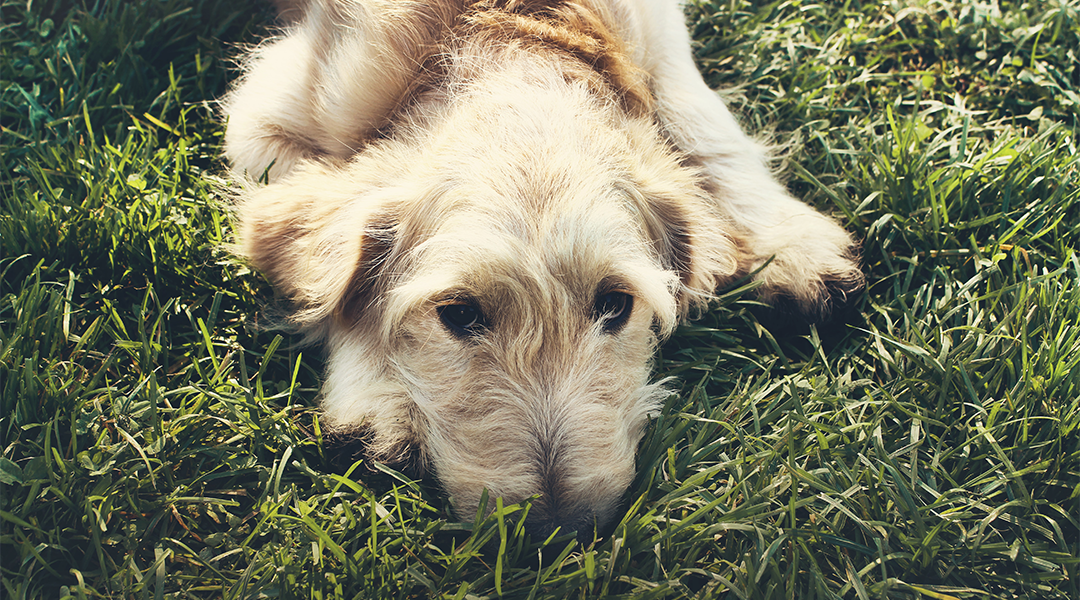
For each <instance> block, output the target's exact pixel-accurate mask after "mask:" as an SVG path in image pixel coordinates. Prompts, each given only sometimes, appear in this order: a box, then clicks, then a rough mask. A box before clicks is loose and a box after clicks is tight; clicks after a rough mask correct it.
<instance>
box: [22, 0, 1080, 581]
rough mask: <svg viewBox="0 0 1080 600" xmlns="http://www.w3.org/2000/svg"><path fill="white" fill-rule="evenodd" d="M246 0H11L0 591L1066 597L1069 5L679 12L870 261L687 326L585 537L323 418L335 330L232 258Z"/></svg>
mask: <svg viewBox="0 0 1080 600" xmlns="http://www.w3.org/2000/svg"><path fill="white" fill-rule="evenodd" d="M261 9H262V5H261V4H256V3H254V2H251V3H249V2H236V3H233V2H230V3H222V2H211V1H207V0H161V1H157V2H147V3H126V2H100V3H93V4H90V3H87V4H83V3H71V2H62V1H55V2H37V1H36V0H35V1H32V2H29V3H26V2H11V1H8V2H3V3H2V4H0V10H2V20H0V126H2V128H3V129H2V131H0V173H3V174H4V175H3V176H2V177H0V206H2V210H0V431H2V435H3V454H2V457H0V562H2V564H0V573H2V580H0V586H2V587H3V594H4V595H5V597H11V598H34V597H39V596H50V597H56V596H60V597H79V598H84V597H92V596H100V597H151V596H152V597H154V598H164V597H166V596H168V597H207V598H210V597H214V598H216V597H228V598H241V597H256V596H288V597H294V596H305V597H312V598H316V597H317V598H328V597H357V596H360V597H388V598H389V597H401V598H404V597H446V598H480V597H495V596H506V597H521V598H565V597H583V598H584V597H607V596H627V597H642V598H681V597H692V598H712V597H717V598H721V597H722V598H740V599H755V600H757V599H762V600H764V599H774V598H776V599H779V598H799V599H810V598H830V599H833V598H853V599H854V598H858V599H865V598H911V599H915V598H938V599H948V598H1003V597H1015V598H1032V599H1035V598H1039V599H1044V598H1045V599H1049V598H1062V599H1066V598H1075V597H1080V258H1078V257H1077V254H1076V248H1077V242H1078V233H1080V186H1078V185H1077V177H1078V162H1080V161H1078V158H1077V149H1076V143H1077V140H1076V126H1077V114H1078V110H1077V105H1078V103H1080V96H1078V95H1077V94H1078V93H1080V89H1078V88H1080V63H1078V58H1077V57H1078V56H1080V20H1078V14H1080V13H1078V11H1077V8H1076V7H1075V6H1073V5H1072V4H1069V3H1064V2H1029V3H981V2H973V1H972V2H945V1H937V2H918V3H909V2H904V3H900V2H897V3H862V2H856V1H848V2H811V1H799V0H790V1H786V2H771V3H757V2H746V1H740V0H732V1H730V2H699V3H696V4H694V6H693V7H691V9H690V11H689V17H690V20H691V23H692V27H693V31H694V34H695V39H696V40H697V41H698V42H699V46H698V48H697V52H698V58H699V61H700V64H701V66H702V69H703V71H704V72H705V73H706V75H707V77H708V78H709V80H710V82H711V83H713V84H715V85H719V86H725V87H734V88H735V89H734V91H733V92H730V93H729V96H730V101H731V103H732V105H733V106H734V107H735V109H736V111H737V112H739V114H741V115H742V117H743V118H744V120H745V121H746V122H747V123H748V124H749V125H750V127H752V128H755V129H759V130H762V129H764V130H768V131H770V132H771V136H772V138H773V139H774V140H775V141H776V142H777V144H778V145H779V146H781V147H782V148H784V150H785V153H784V156H783V160H782V161H781V167H782V168H783V172H784V174H785V176H786V177H787V178H788V180H789V184H790V186H791V187H792V188H793V189H794V190H795V191H796V192H797V193H798V194H799V195H801V196H802V197H804V198H807V199H808V200H809V201H811V202H813V203H815V204H817V205H819V206H821V207H822V208H823V209H826V210H829V211H831V212H833V213H835V214H838V215H841V216H842V218H843V220H844V221H845V225H846V226H848V227H849V228H850V229H851V230H853V231H855V232H857V233H858V235H859V236H860V237H861V238H862V239H863V252H864V256H865V270H866V272H867V275H868V282H869V287H868V290H867V293H866V295H865V296H864V297H863V298H862V299H861V300H859V303H858V304H857V306H856V309H857V310H856V314H854V315H853V316H852V317H851V319H850V322H849V323H848V324H845V325H841V326H838V327H836V328H832V329H828V330H826V329H822V330H820V331H819V330H818V329H815V328H808V327H805V326H798V325H797V324H791V323H787V322H784V321H779V320H768V319H767V320H764V321H762V320H759V317H761V316H762V314H763V313H762V312H761V311H760V309H759V307H757V306H756V305H755V303H754V302H752V301H749V300H747V296H746V295H745V294H744V293H743V291H744V290H741V289H737V288H736V289H732V290H729V291H728V292H727V293H725V294H724V296H723V298H722V301H721V302H720V303H719V305H718V306H717V308H716V309H715V310H714V311H712V312H710V313H709V314H707V315H704V316H703V317H702V318H701V319H699V320H697V321H695V322H693V323H691V324H688V325H686V326H684V327H683V328H681V329H680V331H679V333H678V334H677V335H676V337H675V338H674V339H672V340H671V341H670V343H668V344H667V345H666V346H665V348H664V349H663V355H662V357H661V360H660V361H659V364H658V367H657V371H658V373H657V375H658V376H664V375H668V374H671V375H675V376H677V377H679V379H680V380H681V381H682V382H683V390H682V393H680V394H678V395H676V396H672V397H671V398H670V399H669V400H668V405H667V406H666V407H665V410H664V412H663V413H662V414H661V415H660V416H659V417H657V418H656V420H655V421H654V423H653V424H652V426H651V428H650V430H649V432H648V434H647V435H646V438H645V439H644V440H643V442H642V445H641V450H640V454H639V463H640V465H639V472H638V476H637V479H636V481H635V482H634V484H633V486H632V487H631V489H630V491H629V492H628V493H627V503H626V512H625V514H624V516H623V517H622V518H621V520H620V522H619V524H618V525H617V526H616V528H615V530H614V532H613V533H612V534H611V535H610V536H608V537H606V538H603V539H599V540H596V541H594V542H593V543H591V544H586V545H580V544H578V543H577V542H576V541H574V540H572V539H570V538H569V537H567V536H562V537H556V538H554V539H549V540H536V539H531V538H530V537H529V536H528V535H527V534H525V533H524V532H523V530H522V528H521V523H522V517H523V515H524V514H525V511H526V510H527V506H518V505H513V506H502V505H501V503H500V501H499V500H498V499H491V500H489V502H490V504H492V505H494V506H496V509H495V510H494V512H493V513H492V515H491V516H490V517H488V518H486V519H478V520H477V521H476V522H473V523H464V524H463V523H456V522H454V521H453V520H452V519H451V518H450V517H449V513H448V507H447V505H446V502H445V500H444V499H443V498H442V496H441V494H440V492H439V491H438V489H436V488H435V487H434V486H433V484H432V482H430V481H427V480H424V481H413V480H411V479H409V478H407V477H405V476H404V475H401V474H399V473H395V472H393V471H389V470H385V469H383V470H378V469H377V468H373V467H372V466H370V465H367V464H363V463H361V462H359V461H357V460H355V458H354V457H352V456H351V455H350V454H349V451H348V448H347V447H346V448H341V447H340V444H335V443H332V442H331V441H330V440H328V439H326V438H325V436H324V435H323V432H322V430H321V428H320V423H319V419H318V415H317V412H316V411H315V409H314V399H315V397H316V393H317V388H318V381H319V372H320V371H321V364H320V359H319V356H318V351H317V350H305V351H303V352H301V351H299V350H297V349H296V348H295V346H294V345H293V344H292V342H293V341H294V340H290V339H288V338H282V337H281V336H279V335H278V334H277V333H275V332H274V331H271V330H267V329H266V328H265V327H259V326H258V320H259V319H260V315H261V314H263V309H262V306H261V305H260V302H265V301H267V300H268V299H270V298H272V291H271V290H270V289H269V287H268V286H267V285H266V284H265V282H264V281H263V280H262V279H261V278H260V277H259V276H258V275H256V274H253V273H250V272H248V271H247V270H246V269H244V268H243V267H242V266H240V265H238V264H236V263H235V262H234V261H232V260H230V258H229V257H228V255H227V253H226V252H225V251H224V250H223V248H224V243H225V242H226V241H227V240H228V218H227V213H226V212H225V210H224V208H223V205H222V202H223V199H222V198H220V197H218V196H217V192H216V190H217V189H218V181H217V180H216V177H217V173H219V172H220V169H221V165H220V162H219V158H218V151H219V145H220V136H221V132H222V128H221V125H220V124H219V123H218V122H217V121H216V120H215V118H214V114H213V107H212V104H211V102H212V101H213V99H214V98H216V97H219V96H220V95H221V94H222V92H223V91H224V89H225V85H226V82H227V80H228V78H229V77H230V76H231V73H230V72H229V70H228V68H227V65H228V59H229V57H230V55H232V54H234V53H235V52H236V45H237V44H241V43H248V42H252V41H254V40H256V39H258V36H259V35H261V34H262V33H265V30H264V29H262V28H263V27H264V26H265V24H266V23H267V22H268V18H267V15H266V14H263V13H260V10H261Z"/></svg>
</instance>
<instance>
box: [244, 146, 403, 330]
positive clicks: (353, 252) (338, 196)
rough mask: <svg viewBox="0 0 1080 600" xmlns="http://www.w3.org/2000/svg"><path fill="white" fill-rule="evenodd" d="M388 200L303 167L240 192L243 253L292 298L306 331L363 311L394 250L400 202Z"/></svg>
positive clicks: (321, 169)
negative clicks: (276, 180)
mask: <svg viewBox="0 0 1080 600" xmlns="http://www.w3.org/2000/svg"><path fill="white" fill-rule="evenodd" d="M331 171H333V172H331ZM380 196H382V197H380ZM388 196H389V195H388V194H386V193H385V192H383V193H381V194H380V192H379V191H376V190H375V186H373V185H371V183H370V182H360V181H357V180H356V179H355V178H353V177H349V174H348V173H347V172H342V171H338V170H335V169H333V168H332V167H327V166H323V165H319V164H308V165H305V166H303V167H300V168H299V170H298V171H296V172H294V173H293V174H292V175H291V176H289V177H288V178H286V179H285V180H284V181H282V182H280V183H275V184H271V185H268V186H265V187H260V188H253V189H251V190H247V191H245V192H243V193H242V194H241V197H240V199H239V201H238V203H237V211H236V216H237V228H236V231H237V250H238V253H239V254H241V255H242V256H245V257H246V258H247V259H248V260H249V261H250V262H251V264H252V265H253V266H255V267H256V268H257V269H259V270H260V271H261V272H263V273H264V274H265V275H266V276H267V277H268V278H269V279H270V281H271V283H273V284H274V287H275V288H276V289H277V290H278V291H280V292H282V293H284V294H285V295H286V296H287V297H288V298H289V299H290V301H291V302H292V303H293V307H294V308H295V312H294V313H293V315H292V317H291V318H292V320H293V321H294V322H296V324H298V325H300V326H301V327H303V328H311V327H313V326H316V325H318V324H320V323H322V322H324V321H325V320H326V319H328V318H331V317H334V316H340V315H342V314H343V313H344V312H345V311H347V310H349V309H351V308H356V307H359V308H360V310H362V307H363V306H364V305H365V304H367V303H369V302H370V301H371V300H372V299H373V298H374V297H375V296H376V294H377V293H378V290H376V289H375V286H376V284H377V281H378V278H377V277H376V273H377V272H378V271H379V270H380V269H381V267H382V265H384V264H385V263H386V262H387V260H388V257H389V255H390V253H391V251H392V248H393V230H394V228H395V223H396V206H397V203H396V202H394V201H393V200H391V199H390V198H389V197H388Z"/></svg>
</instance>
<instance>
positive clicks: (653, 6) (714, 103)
mask: <svg viewBox="0 0 1080 600" xmlns="http://www.w3.org/2000/svg"><path fill="white" fill-rule="evenodd" d="M631 4H633V13H634V14H635V16H636V17H637V18H636V19H635V20H636V21H637V23H634V24H632V27H633V28H634V29H637V32H638V36H637V37H638V38H639V39H640V40H642V46H643V47H642V48H639V49H638V52H639V53H640V56H639V60H640V61H641V63H642V64H643V66H644V67H645V68H646V70H648V71H649V73H650V74H651V75H652V78H653V85H654V92H655V94H656V97H657V113H658V116H659V117H660V120H661V122H662V123H663V126H664V129H665V131H666V132H667V134H668V135H669V136H670V137H671V139H672V140H673V141H674V142H675V144H676V145H677V146H678V147H679V148H680V149H681V150H682V151H683V152H685V153H686V154H687V155H689V156H690V157H691V159H692V160H694V161H695V162H698V163H700V165H701V166H702V168H703V171H704V175H705V177H706V179H707V181H706V184H707V186H708V187H709V191H710V192H711V195H712V196H713V198H714V199H715V201H716V202H717V204H718V205H719V208H720V210H721V211H722V212H723V213H724V214H726V215H727V216H728V218H729V219H730V220H731V221H732V223H734V225H735V226H736V229H737V234H738V235H741V239H740V240H739V241H740V242H741V245H742V250H743V253H744V260H745V264H744V265H743V267H742V268H743V269H744V270H745V271H747V272H749V271H754V270H757V269H759V268H760V267H761V266H762V265H765V264H766V263H768V266H766V267H765V268H764V269H762V270H761V272H760V273H758V275H757V279H758V280H760V281H761V282H762V286H761V288H760V291H759V293H760V295H761V297H762V298H764V299H766V300H771V299H775V298H777V297H784V298H788V299H790V300H792V301H794V302H795V304H796V305H797V307H798V308H799V309H800V310H801V312H803V313H804V314H806V315H807V316H809V317H824V316H826V315H827V314H828V312H829V311H830V309H831V308H832V306H833V305H834V304H837V303H842V302H843V301H844V300H846V297H847V295H848V294H851V293H852V292H855V291H857V290H858V289H859V288H860V287H861V286H862V273H861V272H860V271H859V268H858V266H857V265H856V264H855V255H856V252H855V250H854V248H855V244H854V242H853V240H852V239H851V237H850V236H849V235H848V233H847V232H846V231H844V229H843V228H841V227H840V226H839V225H838V224H837V223H836V222H835V221H833V220H832V219H830V218H828V217H826V216H824V215H822V214H821V213H818V212H817V211H815V210H814V209H812V208H810V207H809V206H807V205H806V204H804V203H802V202H800V201H799V200H796V199H795V198H793V197H792V196H791V195H790V194H789V193H788V192H787V190H786V189H785V188H784V186H782V185H781V184H780V183H779V182H778V181H777V180H776V178H775V177H774V176H773V175H772V173H771V172H770V170H769V167H768V165H767V159H766V153H765V149H764V148H763V147H762V146H761V145H760V144H758V143H757V142H755V141H754V140H752V139H751V138H749V137H748V136H747V135H746V134H745V133H744V132H743V131H742V129H741V128H740V127H739V124H738V123H737V122H736V120H735V118H734V117H733V116H732V114H731V113H730V111H728V109H727V107H726V106H725V105H724V102H723V101H722V100H721V99H720V97H719V96H718V95H717V93H716V92H715V91H713V90H711V89H710V88H709V87H708V85H706V84H705V81H704V80H703V79H702V77H701V75H700V73H699V72H698V70H697V67H696V65H695V64H694V61H693V56H692V54H691V50H690V37H689V34H688V33H687V31H686V27H685V24H684V15H683V12H682V10H681V7H680V6H678V4H677V3H676V2H674V1H672V2H654V1H646V0H634V1H633V2H632V3H631ZM770 261H771V262H770Z"/></svg>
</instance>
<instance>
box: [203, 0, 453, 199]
mask: <svg viewBox="0 0 1080 600" xmlns="http://www.w3.org/2000/svg"><path fill="white" fill-rule="evenodd" d="M283 4H294V5H296V6H297V7H298V8H297V10H298V11H299V10H302V11H303V16H302V18H300V19H299V21H298V22H296V23H295V24H294V25H292V26H290V27H289V28H288V29H286V30H285V32H284V35H283V36H282V37H280V38H278V39H275V40H272V41H270V42H268V43H265V44H264V45H263V46H261V47H259V48H258V49H256V50H255V51H253V52H252V53H251V54H250V55H249V57H248V59H247V62H246V64H245V66H244V75H243V77H242V78H241V79H240V82H239V85H238V86H236V87H235V88H234V89H233V91H232V92H231V93H230V94H229V95H228V96H227V97H226V98H225V99H224V102H223V107H224V108H223V112H224V114H225V115H226V116H227V117H228V119H229V125H228V129H227V131H226V134H225V154H226V156H227V157H228V159H229V162H230V163H231V164H232V167H233V169H234V171H236V172H237V173H238V174H244V173H246V174H247V177H249V178H251V179H255V180H258V179H261V178H262V177H263V175H264V174H267V175H268V176H269V179H270V180H271V181H275V180H278V179H280V178H281V177H283V176H284V175H286V174H288V173H289V172H290V171H291V170H292V168H293V166H295V164H296V163H297V162H299V161H300V160H302V159H304V158H314V157H322V158H331V159H334V158H336V159H348V158H349V157H351V156H353V155H354V154H356V153H357V152H358V151H359V150H360V149H361V148H362V147H363V145H364V144H365V143H366V142H367V141H368V140H369V139H370V138H371V137H372V135H373V134H375V132H376V131H377V130H378V129H379V128H380V127H383V126H384V125H386V123H387V122H388V120H389V118H390V117H391V114H392V112H393V111H394V109H395V107H396V106H397V104H398V102H400V101H401V99H402V97H403V95H405V94H406V93H407V90H408V89H409V86H410V85H412V84H413V82H414V81H415V80H416V77H417V72H418V71H419V70H420V68H421V66H422V61H423V58H424V56H425V54H426V52H427V51H428V48H429V47H430V46H431V44H432V42H433V40H436V39H438V38H439V36H440V35H441V33H440V32H442V31H443V30H445V29H446V28H447V27H448V26H449V24H450V23H451V22H452V21H453V19H454V16H455V15H456V14H457V13H458V12H460V10H461V5H460V2H457V1H454V2H442V3H432V4H430V5H426V4H418V3H413V2H397V1H393V0H352V1H349V2H343V1H339V0H306V1H297V2H292V3H283Z"/></svg>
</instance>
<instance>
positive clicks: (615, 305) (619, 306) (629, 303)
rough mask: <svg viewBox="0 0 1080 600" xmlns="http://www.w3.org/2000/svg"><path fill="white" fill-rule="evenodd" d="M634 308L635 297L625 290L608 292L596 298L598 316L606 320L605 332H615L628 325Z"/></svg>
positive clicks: (595, 308)
mask: <svg viewBox="0 0 1080 600" xmlns="http://www.w3.org/2000/svg"><path fill="white" fill-rule="evenodd" d="M633 309H634V297H633V296H631V295H630V294H625V293H623V292H608V293H606V294H601V295H599V296H597V298H596V306H595V307H594V310H595V312H596V318H597V319H600V320H602V321H603V322H604V332H605V333H615V332H617V331H619V330H620V329H622V326H623V325H626V321H627V319H629V318H630V312H631V311H633Z"/></svg>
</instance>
